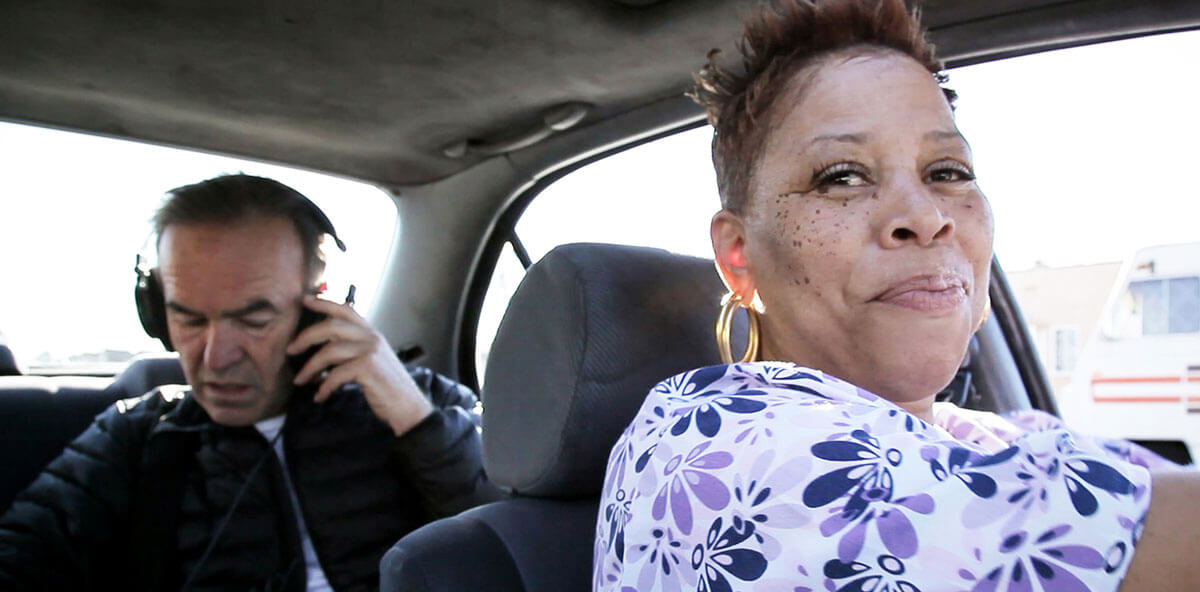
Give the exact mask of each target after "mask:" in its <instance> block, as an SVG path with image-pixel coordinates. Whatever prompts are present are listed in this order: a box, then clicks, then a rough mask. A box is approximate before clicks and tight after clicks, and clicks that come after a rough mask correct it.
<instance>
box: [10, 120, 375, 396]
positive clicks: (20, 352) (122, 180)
mask: <svg viewBox="0 0 1200 592" xmlns="http://www.w3.org/2000/svg"><path fill="white" fill-rule="evenodd" d="M0 162H2V163H4V165H3V170H4V174H3V175H0V212H2V213H0V251H2V252H3V255H2V256H0V277H3V278H4V289H3V290H0V343H6V344H7V345H8V347H9V348H10V349H11V350H12V352H13V354H14V356H15V357H16V359H17V363H18V365H19V366H20V367H21V369H22V371H23V372H25V373H29V374H42V373H45V374H58V373H86V374H111V373H112V372H114V371H116V370H119V369H120V368H121V367H122V366H123V365H124V364H125V363H126V362H127V361H128V360H129V359H130V358H131V357H133V356H136V355H138V354H141V353H148V352H161V351H163V348H162V345H160V344H159V343H158V341H156V340H153V339H151V338H149V337H147V336H146V334H145V333H143V332H142V328H141V325H140V324H139V322H138V319H137V313H136V311H135V309H134V305H133V287H134V281H135V274H134V261H135V258H136V256H137V254H138V253H139V252H143V253H146V254H147V255H152V254H153V247H154V245H153V240H152V239H151V237H150V218H151V216H152V215H153V213H154V211H155V210H156V209H157V207H158V205H159V203H160V200H161V198H162V195H163V193H164V192H165V191H166V190H168V189H172V188H174V187H178V186H180V185H185V184H188V183H194V182H197V181H201V180H204V179H207V178H210V177H214V176H217V175H220V174H225V173H239V172H243V173H247V174H254V175H262V176H265V177H272V178H275V179H278V180H279V181H281V182H283V183H286V184H288V185H291V186H292V187H294V188H296V189H297V190H299V191H300V192H301V193H303V194H305V195H307V196H308V197H309V198H311V199H312V200H313V201H314V202H315V203H316V204H317V205H319V206H320V207H321V208H322V209H323V210H324V211H325V212H326V214H327V215H328V216H329V218H330V219H331V220H332V221H333V223H334V226H335V227H336V228H337V231H338V235H339V236H341V237H342V238H343V239H344V240H345V242H346V246H347V253H346V254H345V255H341V254H334V256H333V257H331V260H330V262H329V267H328V275H329V276H330V277H329V280H330V284H331V285H330V290H331V293H336V294H339V295H340V294H341V293H344V291H345V289H344V288H342V289H340V290H339V289H338V286H339V284H341V285H344V284H346V283H349V282H353V283H354V284H355V285H356V286H357V300H358V305H357V307H358V309H359V310H360V312H366V311H368V310H369V308H370V305H371V300H372V297H373V295H374V293H375V291H376V286H377V285H378V283H379V278H380V275H381V271H382V269H383V264H384V261H385V259H386V257H387V253H388V249H389V246H390V244H391V240H392V237H393V233H394V229H395V228H396V209H395V206H394V205H393V204H392V202H391V200H390V198H389V197H388V196H387V195H386V194H385V193H384V192H382V191H380V190H379V189H378V188H377V187H374V186H370V185H366V184H363V183H356V182H352V181H347V180H344V179H338V178H334V177H330V176H328V175H321V174H317V173H312V172H306V171H299V170H295V169H288V168H284V167H279V166H271V165H266V164H262V163H257V162H250V161H244V160H236V159H233V158H226V157H221V156H215V155H211V154H201V153H197V152H191V151H186V150H178V149H173V148H164V147H161V146H151V145H146V144H140V143H135V142H128V141H121V140H114V139H109V138H102V137H98V136H90V135H84V134H76V133H69V132H63V131H56V130H49V129H44V128H37V127H30V126H24V125H17V124H9V123H2V122H0Z"/></svg>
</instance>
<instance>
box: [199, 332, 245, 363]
mask: <svg viewBox="0 0 1200 592" xmlns="http://www.w3.org/2000/svg"><path fill="white" fill-rule="evenodd" d="M205 338H206V340H205V344H204V366H205V367H206V368H209V369H211V370H223V369H225V368H228V367H229V366H231V365H233V364H236V363H237V362H239V361H241V359H242V357H243V356H244V355H245V350H244V349H243V348H242V340H241V334H240V332H239V331H238V330H237V329H236V328H234V327H232V326H230V323H228V322H224V321H217V322H215V323H211V324H210V325H209V326H208V329H207V334H206V335H205Z"/></svg>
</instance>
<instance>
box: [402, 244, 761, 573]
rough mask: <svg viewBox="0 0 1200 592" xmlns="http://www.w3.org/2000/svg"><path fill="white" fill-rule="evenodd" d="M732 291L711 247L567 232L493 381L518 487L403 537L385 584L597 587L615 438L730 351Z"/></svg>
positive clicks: (516, 304) (499, 462)
mask: <svg viewBox="0 0 1200 592" xmlns="http://www.w3.org/2000/svg"><path fill="white" fill-rule="evenodd" d="M723 292H724V288H723V286H722V284H721V281H720V279H719V278H718V276H717V273H716V270H715V268H714V267H713V262H712V261H711V260H707V259H700V258H696V257H686V256H682V255H675V254H671V253H668V252H666V251H662V250H658V249H647V248H639V247H627V246H617V245H600V244H573V245H565V246H560V247H558V248H556V249H554V250H553V251H551V252H550V253H549V254H548V255H546V256H545V257H544V258H543V259H542V260H541V261H539V262H538V263H537V264H536V265H534V266H532V267H531V268H530V269H529V271H528V272H527V273H526V275H525V279H524V280H523V281H522V282H521V285H520V287H519V288H518V289H517V291H516V294H515V295H514V296H513V298H512V301H511V302H510V303H509V305H508V310H507V312H506V313H505V315H504V319H503V321H502V322H501V324H500V329H499V331H498V333H497V335H496V339H495V342H494V343H493V346H492V350H491V354H490V357H489V359H488V364H487V370H486V374H485V381H484V387H483V393H482V398H483V405H484V411H483V453H484V466H485V468H486V470H487V473H488V475H489V477H490V478H491V479H492V481H494V482H495V483H496V484H498V485H500V486H501V487H504V488H506V489H508V490H510V491H511V493H512V498H511V499H508V500H504V501H500V502H495V503H492V504H488V505H485V506H480V507H477V508H474V509H471V510H467V511H466V512H463V513H462V514H459V515H458V516H455V517H452V518H447V519H444V520H440V521H437V522H433V523H431V524H428V525H426V526H424V527H422V528H420V529H418V530H416V531H414V532H412V533H410V534H409V535H408V536H406V537H404V538H403V539H401V540H400V541H399V542H398V543H397V544H396V545H395V546H394V547H393V548H392V549H391V550H390V551H389V552H388V553H387V555H386V556H385V557H384V559H383V561H382V564H381V579H382V581H381V584H382V589H383V590H407V591H414V590H416V591H433V590H505V591H528V592H541V591H555V592H559V591H564V590H565V591H570V590H579V591H583V590H589V589H590V588H591V572H592V548H593V545H594V541H595V532H596V512H597V504H598V500H599V495H600V489H601V484H602V481H603V478H604V470H605V465H606V464H607V460H608V454H609V451H610V449H611V447H612V445H613V443H614V442H615V441H616V439H617V437H618V436H619V435H620V433H621V432H622V431H623V430H624V429H625V427H626V426H627V425H628V424H629V422H630V421H631V420H632V419H633V416H634V415H635V414H636V412H637V410H638V408H639V407H640V406H641V403H642V400H643V398H644V397H645V395H646V393H647V392H648V391H649V390H650V388H651V387H653V386H654V385H655V384H656V383H657V382H659V381H660V380H662V379H664V378H667V377H669V376H672V375H675V374H677V373H679V372H683V371H685V370H689V369H692V368H696V367H700V366H706V365H712V364H718V363H720V357H719V355H718V353H717V349H716V346H715V340H714V323H715V321H716V317H717V312H718V309H719V308H720V298H721V295H722V293H723ZM739 320H742V321H743V322H742V325H741V326H738V325H735V339H743V338H744V337H741V336H744V319H742V318H741V315H739Z"/></svg>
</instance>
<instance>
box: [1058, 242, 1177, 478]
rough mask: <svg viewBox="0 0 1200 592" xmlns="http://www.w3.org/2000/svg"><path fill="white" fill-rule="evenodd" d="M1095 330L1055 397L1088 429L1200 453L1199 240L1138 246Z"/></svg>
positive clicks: (1072, 419)
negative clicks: (1180, 446)
mask: <svg viewBox="0 0 1200 592" xmlns="http://www.w3.org/2000/svg"><path fill="white" fill-rule="evenodd" d="M1117 278H1118V279H1117V281H1116V283H1115V284H1114V286H1113V292H1112V294H1110V295H1109V298H1108V302H1107V304H1106V305H1105V309H1104V311H1105V312H1104V314H1103V315H1102V316H1101V318H1100V321H1099V322H1100V327H1099V330H1098V331H1096V332H1095V333H1094V335H1095V336H1094V337H1093V338H1092V340H1091V342H1090V343H1088V344H1087V346H1086V347H1085V349H1084V351H1083V355H1082V356H1081V358H1080V360H1079V364H1078V366H1077V367H1076V371H1075V373H1074V375H1073V377H1072V380H1071V383H1070V384H1069V385H1068V386H1067V388H1066V389H1064V391H1063V395H1062V396H1061V397H1060V398H1059V403H1060V406H1061V411H1062V414H1063V417H1064V418H1065V419H1066V420H1067V422H1068V423H1069V424H1070V425H1073V426H1077V427H1078V428H1079V429H1080V430H1081V431H1086V432H1088V433H1091V434H1095V435H1103V436H1114V437H1121V438H1128V439H1131V440H1135V441H1139V442H1151V443H1155V444H1156V445H1157V446H1167V447H1171V446H1176V447H1178V446H1179V445H1184V446H1186V448H1187V451H1188V453H1189V454H1190V456H1191V458H1192V459H1196V458H1197V457H1198V456H1200V243H1186V244H1176V245H1162V246H1155V247H1149V248H1145V249H1141V250H1139V251H1137V253H1135V254H1134V256H1133V257H1132V258H1131V259H1129V260H1128V261H1126V262H1125V264H1124V265H1123V266H1122V269H1121V272H1120V274H1119V275H1118V276H1117Z"/></svg>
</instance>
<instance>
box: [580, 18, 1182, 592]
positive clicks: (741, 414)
mask: <svg viewBox="0 0 1200 592" xmlns="http://www.w3.org/2000/svg"><path fill="white" fill-rule="evenodd" d="M742 50H743V53H744V56H743V58H744V64H743V65H744V66H745V73H744V74H743V73H736V74H735V73H732V72H730V71H727V70H724V69H722V68H720V67H719V66H717V65H716V64H715V63H710V64H709V66H708V67H706V68H705V69H704V70H703V71H702V72H701V74H700V76H699V85H698V89H697V92H696V96H697V98H698V99H699V100H700V102H701V103H703V104H704V105H705V106H706V107H707V109H708V113H709V118H710V121H711V122H712V123H713V124H714V126H715V130H716V133H715V138H714V141H713V160H714V162H715V164H716V168H717V176H718V184H719V187H720V192H721V198H722V206H723V209H722V210H721V211H720V212H719V213H717V214H716V216H715V217H714V218H713V221H712V228H711V233H712V242H713V249H714V252H715V256H716V261H717V265H718V267H719V269H720V273H721V275H722V277H723V278H724V280H725V283H726V285H727V286H728V287H729V289H730V292H731V294H730V298H729V300H728V302H727V303H726V305H725V308H724V310H723V311H722V314H721V323H719V325H718V334H719V335H720V334H721V333H724V337H723V348H724V349H725V351H726V352H727V353H726V354H725V355H726V357H727V359H730V358H732V357H733V356H732V354H731V353H728V350H729V344H728V329H727V319H728V317H729V316H730V315H731V313H732V312H733V310H734V309H735V307H737V306H747V307H749V308H750V309H751V311H752V315H751V316H752V317H754V318H755V319H756V320H755V322H753V323H752V325H758V327H759V331H758V333H759V335H760V336H761V342H760V343H761V346H760V347H758V346H756V344H755V343H754V342H755V340H753V339H752V340H751V341H752V344H751V347H750V351H747V352H746V354H745V356H744V358H743V363H739V364H733V365H729V366H719V367H712V368H702V369H699V370H695V371H692V372H688V373H685V374H682V375H679V376H676V377H673V378H671V379H668V380H666V381H664V382H663V383H660V384H659V385H658V386H657V387H655V389H654V390H653V391H652V392H651V393H650V395H649V396H648V397H647V400H646V402H645V404H644V406H643V407H642V410H641V411H640V412H639V414H638V416H637V417H636V418H635V419H634V421H633V423H632V424H631V425H630V427H629V428H628V429H627V430H626V431H625V433H624V434H623V435H622V437H621V438H620V439H619V441H618V442H617V444H616V446H615V447H614V448H613V452H612V455H611V456H610V459H609V468H608V475H607V477H606V479H605V485H604V491H603V494H602V499H601V506H600V516H599V524H598V527H597V544H596V549H595V565H594V575H595V577H594V588H596V589H597V590H679V589H697V590H731V589H736V590H741V589H745V590H826V589H827V590H907V591H912V590H925V591H929V590H997V589H1007V590H1036V589H1042V590H1113V589H1116V588H1117V587H1118V585H1120V584H1121V582H1122V578H1125V576H1126V572H1128V577H1127V578H1125V583H1124V586H1123V588H1122V589H1130V590H1132V589H1146V590H1150V589H1163V588H1169V587H1171V586H1175V587H1179V588H1182V587H1184V586H1189V587H1190V586H1191V585H1194V583H1195V582H1197V581H1198V579H1197V578H1200V573H1198V570H1197V567H1196V564H1197V563H1200V562H1197V561H1195V560H1194V559H1195V558H1196V555H1197V553H1196V552H1195V551H1194V550H1193V548H1192V547H1188V546H1181V543H1182V542H1183V541H1184V539H1185V537H1188V535H1193V536H1194V535H1195V534H1200V519H1198V518H1197V515H1198V514H1200V512H1196V511H1193V510H1192V509H1191V508H1190V507H1189V506H1188V504H1187V501H1186V500H1188V499H1189V495H1190V496H1191V498H1193V499H1197V494H1200V480H1197V478H1196V477H1197V475H1196V474H1194V473H1187V472H1181V471H1178V470H1175V469H1174V466H1173V465H1170V463H1167V462H1165V461H1162V460H1161V459H1158V458H1157V457H1154V456H1153V455H1150V454H1148V453H1145V452H1144V451H1142V450H1140V449H1138V448H1136V447H1134V446H1132V445H1129V444H1127V443H1114V442H1102V441H1097V440H1092V439H1088V438H1083V437H1080V436H1077V435H1076V434H1074V433H1073V432H1070V431H1068V430H1066V429H1065V428H1063V427H1062V426H1061V425H1060V424H1059V423H1058V422H1057V420H1055V419H1054V418H1053V417H1050V416H1048V415H1045V414H1037V413H1026V414H1023V415H1020V416H1015V417H1010V418H1002V417H999V416H994V415H990V414H984V413H978V412H965V411H961V410H956V409H955V408H953V407H950V406H943V405H941V404H934V402H933V401H934V397H935V395H936V393H937V392H938V391H940V390H941V389H942V388H943V387H944V386H945V385H946V384H947V383H948V382H949V381H950V380H951V379H952V378H953V376H954V374H955V371H956V369H957V368H958V366H959V362H960V361H961V359H962V357H963V355H964V352H965V351H966V347H967V343H968V340H969V339H970V336H971V334H972V333H973V332H974V331H975V330H976V329H977V328H978V327H979V325H980V324H981V323H982V322H983V319H984V317H985V314H986V311H987V309H988V298H987V292H988V278H989V266H990V261H991V254H992V216H991V211H990V209H989V207H988V203H987V201H986V199H985V198H984V196H983V194H982V193H981V192H980V191H979V188H978V187H977V186H976V184H975V180H974V175H973V172H972V167H971V153H970V149H969V147H968V145H967V143H966V141H965V140H964V139H963V138H962V136H961V135H960V134H959V132H958V130H957V128H956V127H955V123H954V118H953V113H952V109H951V103H952V101H953V98H954V95H953V93H952V92H950V91H948V90H945V89H943V88H941V86H940V83H941V82H943V81H944V76H943V75H942V74H940V69H941V66H940V64H939V63H938V61H937V60H936V59H935V58H934V56H933V52H932V48H931V47H930V46H928V45H927V44H926V43H925V41H924V38H923V34H922V32H921V30H920V28H919V24H918V22H917V19H916V16H915V15H910V14H909V13H908V12H907V9H906V8H905V6H904V4H903V2H902V1H901V0H842V1H835V2H822V3H820V4H814V3H813V2H811V1H810V0H791V1H790V2H788V3H785V4H782V5H780V6H777V7H775V8H773V9H769V10H765V11H764V12H763V13H762V14H760V15H759V16H757V17H756V18H754V19H752V20H751V21H750V22H749V23H748V24H747V27H746V33H745V39H744V40H743V44H742ZM722 324H724V325H725V326H724V327H723V326H722ZM755 350H757V351H755ZM758 359H761V360H776V361H771V362H754V360H758ZM834 377H837V378H834ZM1151 469H1153V470H1154V471H1156V472H1155V473H1154V475H1153V476H1152V475H1151ZM1157 471H1162V472H1161V473H1160V472H1157ZM1151 508H1152V509H1151ZM1148 509H1151V510H1150V511H1149V514H1148V515H1147V510H1148ZM1143 521H1144V522H1143ZM1143 526H1144V536H1143ZM1189 538H1190V537H1189ZM1135 544H1137V545H1138V552H1137V553H1136V554H1134V545H1135Z"/></svg>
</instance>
